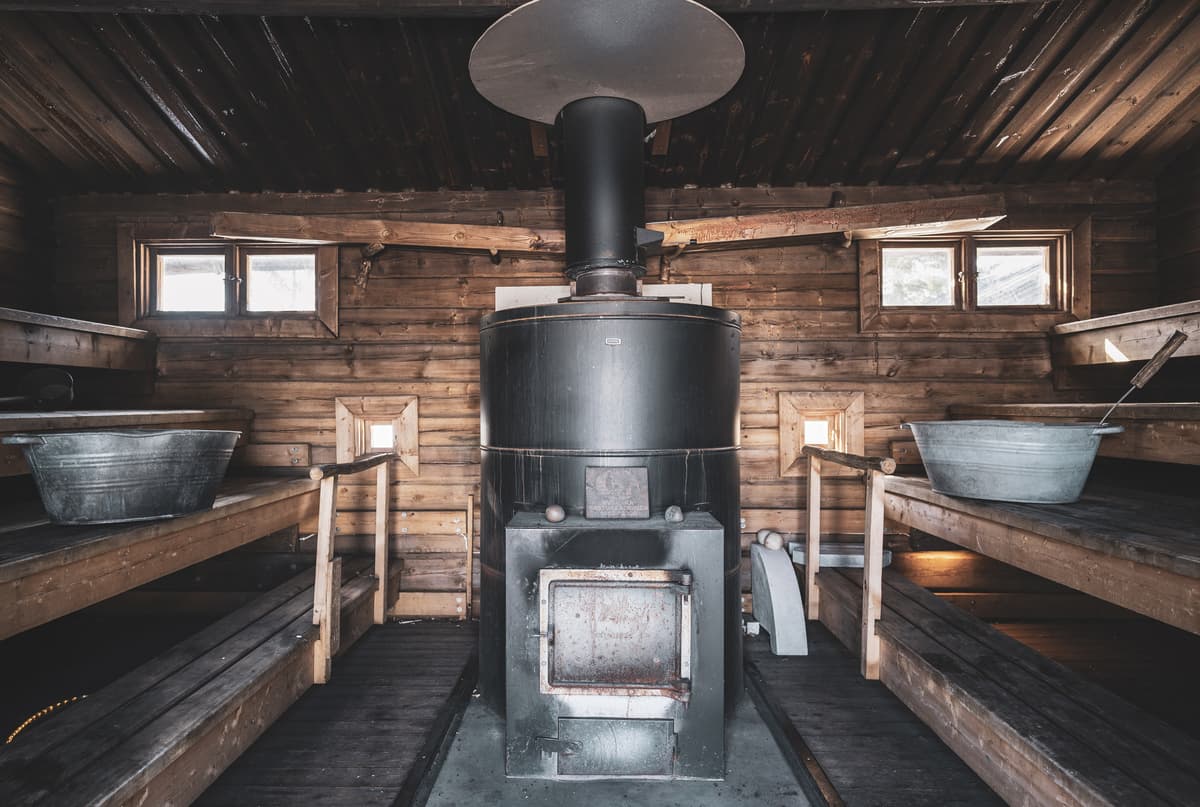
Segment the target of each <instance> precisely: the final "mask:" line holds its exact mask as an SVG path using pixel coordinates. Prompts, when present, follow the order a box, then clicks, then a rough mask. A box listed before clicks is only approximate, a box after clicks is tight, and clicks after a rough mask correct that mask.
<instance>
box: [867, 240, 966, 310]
mask: <svg viewBox="0 0 1200 807" xmlns="http://www.w3.org/2000/svg"><path fill="white" fill-rule="evenodd" d="M882 253H883V267H882V277H881V278H880V280H881V284H880V285H881V290H882V295H883V299H882V303H883V305H885V306H897V307H910V306H952V305H954V275H955V266H954V248H953V247H933V246H931V247H884V248H883V250H882Z"/></svg>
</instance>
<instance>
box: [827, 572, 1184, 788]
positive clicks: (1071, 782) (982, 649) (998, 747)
mask: <svg viewBox="0 0 1200 807" xmlns="http://www.w3.org/2000/svg"><path fill="white" fill-rule="evenodd" d="M860 577H861V575H860V574H859V573H857V572H853V571H849V570H842V571H840V572H838V573H836V574H831V575H828V576H823V577H822V579H821V584H822V588H823V594H824V595H825V596H824V597H823V599H822V603H823V606H824V607H823V610H822V620H823V621H825V622H826V624H827V625H829V627H830V628H831V630H833V632H834V633H835V634H837V635H838V636H839V638H841V639H842V641H843V642H846V643H848V644H849V645H850V646H851V647H852V648H853V647H854V646H855V645H856V644H857V641H858V637H857V634H856V632H855V631H854V630H853V629H851V628H850V626H851V625H853V624H855V622H856V621H857V618H858V613H857V611H858V607H859V606H858V590H859V587H860V583H859V579H860ZM879 627H880V634H881V642H882V679H881V680H882V681H883V682H884V684H885V685H886V686H887V687H888V688H889V689H890V690H892V691H893V692H894V693H895V694H896V695H897V696H898V697H899V698H900V699H901V700H902V701H904V702H905V704H906V705H907V706H908V707H909V708H910V709H912V710H913V712H914V713H916V714H917V715H918V716H919V717H920V718H921V719H922V720H923V721H924V722H925V723H926V724H927V725H929V726H930V727H931V728H932V729H933V730H934V731H935V732H936V733H937V734H938V736H939V737H941V738H942V739H943V740H944V741H945V742H946V743H947V744H948V745H949V746H950V747H951V748H952V749H954V751H955V752H956V753H957V754H958V755H959V756H960V757H961V758H962V759H963V760H964V761H965V762H966V763H967V764H968V765H970V766H971V768H972V769H973V770H975V772H976V773H978V774H979V775H980V776H981V777H982V778H983V779H984V781H986V782H988V784H989V785H991V786H992V787H993V788H994V789H995V790H996V791H997V793H999V794H1000V795H1001V796H1002V797H1004V798H1005V800H1006V801H1008V802H1009V803H1025V802H1028V803H1039V804H1040V803H1064V804H1112V805H1118V804H1130V803H1142V804H1160V803H1161V804H1179V805H1183V804H1190V803H1192V800H1193V799H1194V795H1195V792H1196V788H1197V786H1198V781H1197V773H1196V771H1195V768H1194V764H1193V762H1192V760H1194V759H1195V758H1196V755H1197V753H1198V751H1197V748H1200V744H1198V743H1197V741H1196V740H1194V739H1191V738H1188V737H1185V736H1184V735H1182V734H1181V733H1179V732H1178V731H1175V730H1173V729H1171V728H1170V727H1168V726H1167V725H1165V724H1164V723H1162V722H1161V721H1159V720H1157V719H1156V718H1153V717H1152V716H1150V715H1149V714H1146V713H1145V712H1142V711H1140V710H1138V709H1136V708H1135V707H1132V706H1131V705H1129V704H1128V703H1126V702H1125V701H1123V700H1121V699H1120V698H1118V697H1116V696H1115V695H1113V694H1111V693H1110V692H1107V691H1105V690H1103V689H1101V688H1100V687H1097V686H1095V685H1093V684H1090V683H1089V682H1087V681H1084V680H1083V679H1081V678H1079V677H1078V676H1076V675H1074V674H1073V673H1071V672H1069V671H1068V670H1066V669H1065V668H1063V667H1061V666H1059V665H1057V664H1055V663H1054V662H1052V661H1050V660H1048V659H1046V658H1044V657H1042V656H1040V655H1039V654H1037V653H1036V652H1034V651H1032V650H1030V649H1029V648H1027V647H1025V646H1023V645H1021V644H1020V643H1019V642H1016V641H1014V640H1013V639H1011V638H1009V637H1006V636H1004V635H1003V634H1001V633H999V632H998V631H996V630H994V629H993V628H990V627H988V626H986V625H985V624H984V623H982V622H980V621H979V620H977V619H975V618H973V617H971V616H969V615H967V614H964V613H963V612H961V611H959V610H958V609H956V608H954V607H953V606H951V605H948V604H946V603H943V602H940V601H938V600H937V598H936V597H934V596H933V595H932V594H929V593H928V592H926V591H924V590H923V589H920V588H919V587H917V586H915V585H913V584H912V583H910V582H908V581H906V580H904V578H902V577H900V576H899V575H898V574H896V573H895V572H887V573H885V575H884V616H883V619H882V620H881V621H880V623H879Z"/></svg>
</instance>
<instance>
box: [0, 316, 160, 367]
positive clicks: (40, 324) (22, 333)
mask: <svg viewBox="0 0 1200 807" xmlns="http://www.w3.org/2000/svg"><path fill="white" fill-rule="evenodd" d="M154 356H155V337H154V334H152V333H150V332H149V331H142V330H138V329H137V328H123V327H121V326H119V325H106V324H104V323H100V322H88V321H86V320H82V319H71V318H70V317H56V316H52V315H50V314H38V313H35V312H33V311H18V310H17V309H15V308H0V362H18V363H24V364H53V365H58V366H61V367H99V368H104V369H109V370H143V371H149V370H153V369H154Z"/></svg>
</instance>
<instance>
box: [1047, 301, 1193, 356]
mask: <svg viewBox="0 0 1200 807" xmlns="http://www.w3.org/2000/svg"><path fill="white" fill-rule="evenodd" d="M1175 331H1183V332H1184V333H1186V334H1187V335H1188V336H1189V337H1190V338H1189V339H1188V340H1187V341H1186V342H1184V343H1183V346H1182V347H1180V348H1179V351H1178V352H1177V353H1176V354H1175V355H1176V356H1177V357H1180V356H1200V300H1192V301H1190V302H1186V303H1176V304H1174V305H1162V306H1158V307H1157V308H1144V309H1142V310H1140V311H1128V312H1126V313H1123V314H1112V315H1111V316H1107V317H1095V318H1093V319H1082V320H1079V321H1078V322H1064V323H1063V324H1061V325H1055V326H1054V328H1053V329H1052V330H1051V341H1052V343H1053V350H1054V366H1055V367H1084V366H1091V365H1100V364H1123V363H1125V362H1130V361H1145V360H1146V359H1149V358H1150V357H1151V356H1153V355H1154V353H1155V351H1157V350H1158V349H1159V348H1160V347H1162V344H1163V342H1164V341H1165V340H1166V339H1167V338H1168V337H1169V336H1170V335H1171V334H1172V333H1174V332H1175Z"/></svg>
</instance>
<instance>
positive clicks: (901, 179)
mask: <svg viewBox="0 0 1200 807" xmlns="http://www.w3.org/2000/svg"><path fill="white" fill-rule="evenodd" d="M1049 9H1050V6H1047V5H1044V4H1042V5H1031V6H1014V7H1006V8H1003V9H997V10H996V12H995V14H996V15H997V16H995V18H994V19H993V22H992V24H991V25H989V26H987V32H986V34H985V36H984V38H983V40H982V41H980V42H979V43H978V44H977V46H976V47H975V48H974V50H972V51H971V58H970V60H969V61H968V62H967V64H966V66H965V67H963V68H962V69H961V70H959V71H958V72H957V74H956V75H955V78H954V82H953V83H952V84H951V85H950V87H949V88H948V89H947V90H946V91H945V92H944V93H942V97H941V98H940V99H938V103H937V106H935V107H934V109H933V110H932V111H931V112H930V113H929V114H928V115H927V116H926V118H925V120H924V122H923V123H922V124H921V128H920V130H919V131H918V132H917V135H916V137H915V138H914V139H913V141H912V142H911V143H909V144H908V147H907V148H906V149H904V150H903V152H902V153H901V155H900V156H899V157H898V158H897V159H896V162H895V163H894V164H893V165H892V169H891V171H890V172H889V173H888V175H887V177H886V181H887V182H889V183H896V184H908V183H913V182H920V181H922V180H923V179H924V175H925V171H926V169H927V168H928V167H929V166H930V165H931V164H932V163H933V161H934V160H935V159H936V158H937V156H938V155H939V154H940V153H942V151H943V150H944V149H945V148H946V146H947V144H948V143H949V142H950V139H951V138H952V137H953V136H954V135H955V134H956V133H957V132H959V131H961V129H962V126H963V124H964V123H965V122H966V120H967V118H968V117H969V116H970V115H971V114H972V112H973V111H974V110H975V109H977V108H978V107H979V106H980V105H981V104H982V103H983V102H984V101H986V99H987V95H986V94H985V92H986V89H987V88H991V87H994V86H996V82H997V81H998V80H999V78H1000V77H1001V76H1002V75H1003V72H1002V71H1004V70H1005V69H1006V68H1007V67H1008V65H1009V63H1010V61H1011V60H1012V59H1013V55H1014V53H1015V52H1016V43H1019V42H1023V41H1024V40H1025V39H1026V38H1028V36H1029V33H1030V31H1031V30H1032V29H1033V27H1034V26H1035V25H1037V24H1039V23H1040V22H1041V21H1042V20H1043V19H1044V18H1045V17H1046V16H1048V15H1049V13H1050V11H1049Z"/></svg>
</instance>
